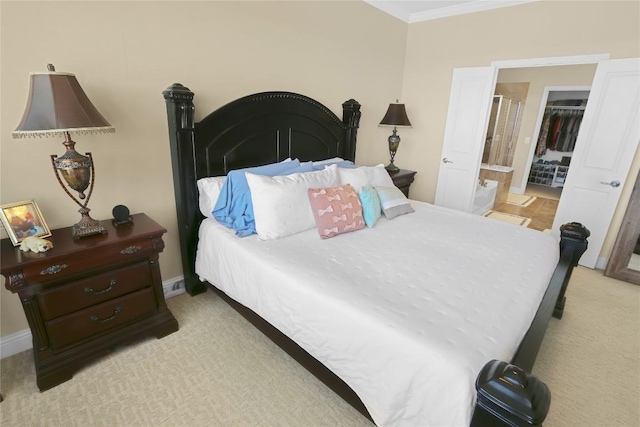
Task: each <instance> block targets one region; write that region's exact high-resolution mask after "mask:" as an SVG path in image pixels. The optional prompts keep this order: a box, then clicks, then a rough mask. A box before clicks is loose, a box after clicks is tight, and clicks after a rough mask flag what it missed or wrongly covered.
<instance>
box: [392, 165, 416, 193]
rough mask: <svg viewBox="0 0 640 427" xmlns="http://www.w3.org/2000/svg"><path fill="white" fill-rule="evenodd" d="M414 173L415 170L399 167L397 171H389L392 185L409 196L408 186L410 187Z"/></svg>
mask: <svg viewBox="0 0 640 427" xmlns="http://www.w3.org/2000/svg"><path fill="white" fill-rule="evenodd" d="M415 174H416V172H415V171H410V170H407V169H400V170H399V171H397V172H389V176H390V177H391V180H392V181H393V185H395V186H396V187H398V188H399V189H400V190H401V191H402V192H403V193H404V195H405V196H407V197H409V187H411V183H412V182H413V179H414V176H415Z"/></svg>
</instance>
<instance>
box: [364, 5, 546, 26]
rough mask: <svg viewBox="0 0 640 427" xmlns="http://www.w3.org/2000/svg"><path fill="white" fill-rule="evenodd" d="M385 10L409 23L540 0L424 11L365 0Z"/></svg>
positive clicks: (459, 6)
mask: <svg viewBox="0 0 640 427" xmlns="http://www.w3.org/2000/svg"><path fill="white" fill-rule="evenodd" d="M364 1H365V2H366V3H368V4H370V5H371V6H373V7H376V8H378V9H380V10H382V11H383V12H385V13H387V14H389V15H391V16H393V17H395V18H398V19H400V20H401V21H404V22H406V23H408V24H413V23H416V22H423V21H430V20H434V19H441V18H447V17H450V16H457V15H466V14H469V13H474V12H482V11H485V10H492V9H499V8H502V7H510V6H519V5H521V4H526V3H533V2H537V1H540V0H473V1H469V2H467V3H462V4H455V5H451V6H446V7H440V8H435V9H431V10H425V11H423V12H415V13H410V12H408V11H407V10H405V9H404V8H403V7H402V6H401V5H399V4H398V3H396V2H394V1H391V0H364Z"/></svg>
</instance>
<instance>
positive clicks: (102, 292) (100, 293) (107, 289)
mask: <svg viewBox="0 0 640 427" xmlns="http://www.w3.org/2000/svg"><path fill="white" fill-rule="evenodd" d="M116 283H117V281H116V279H113V280H111V281H110V282H109V287H107V288H104V289H102V290H100V291H96V290H95V289H92V288H84V291H85V292H86V293H88V294H93V295H102V294H106V293H107V292H109V291H110V290H111V289H113V287H114V286H115V285H116Z"/></svg>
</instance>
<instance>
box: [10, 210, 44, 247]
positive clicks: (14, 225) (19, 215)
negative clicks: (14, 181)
mask: <svg viewBox="0 0 640 427" xmlns="http://www.w3.org/2000/svg"><path fill="white" fill-rule="evenodd" d="M0 220H2V225H3V226H4V229H5V230H6V231H7V234H8V235H9V239H11V243H13V246H18V245H19V244H20V242H22V241H23V240H24V239H25V238H27V237H30V236H36V237H49V236H51V230H49V227H48V226H47V223H46V222H45V220H44V217H43V216H42V212H40V208H39V207H38V205H37V203H36V201H35V200H23V201H22V202H15V203H7V204H5V205H2V206H0Z"/></svg>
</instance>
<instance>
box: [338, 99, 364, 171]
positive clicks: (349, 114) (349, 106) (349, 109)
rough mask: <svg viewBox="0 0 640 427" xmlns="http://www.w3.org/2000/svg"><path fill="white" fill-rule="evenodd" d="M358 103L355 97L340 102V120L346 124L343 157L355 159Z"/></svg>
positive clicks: (359, 113)
mask: <svg viewBox="0 0 640 427" xmlns="http://www.w3.org/2000/svg"><path fill="white" fill-rule="evenodd" d="M361 115H362V113H361V112H360V103H359V102H358V101H356V100H355V99H350V100H348V101H345V102H344V103H343V104H342V122H343V123H344V124H345V125H347V135H346V141H345V144H346V145H347V146H346V147H345V148H344V153H345V154H344V156H343V157H344V159H345V160H351V161H352V162H355V161H356V138H357V136H358V127H359V126H360V116H361Z"/></svg>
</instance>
